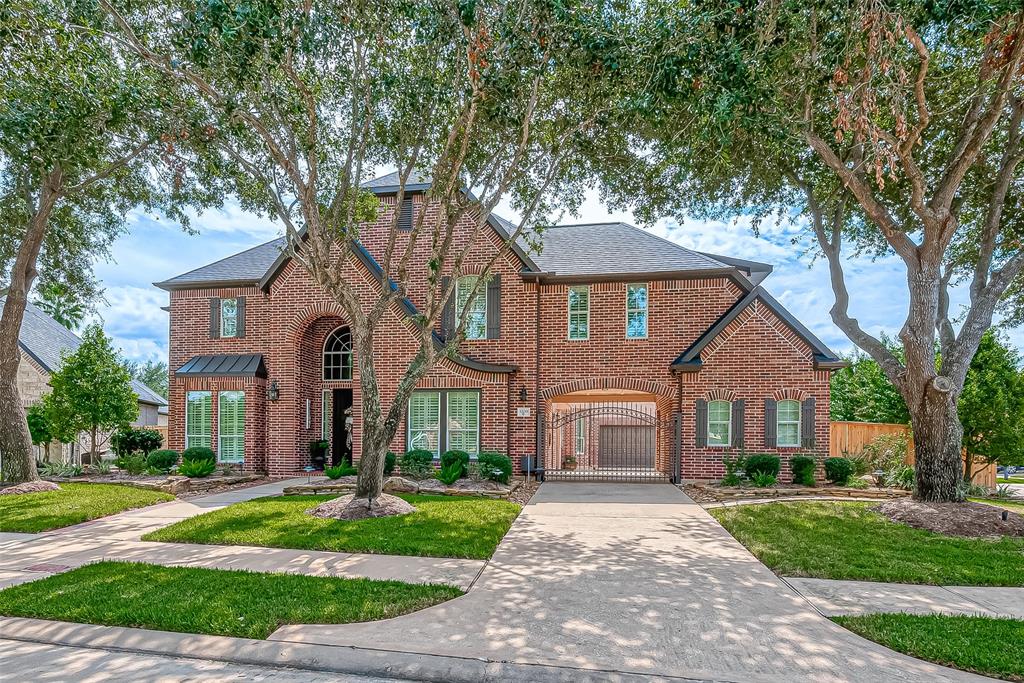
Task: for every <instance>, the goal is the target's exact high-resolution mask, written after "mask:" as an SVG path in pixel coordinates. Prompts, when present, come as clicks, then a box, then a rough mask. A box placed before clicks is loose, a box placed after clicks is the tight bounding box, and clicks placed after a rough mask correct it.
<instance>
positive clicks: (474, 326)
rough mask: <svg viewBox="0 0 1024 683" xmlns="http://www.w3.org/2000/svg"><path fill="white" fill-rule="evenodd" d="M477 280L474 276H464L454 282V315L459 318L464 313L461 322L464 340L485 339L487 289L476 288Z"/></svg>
mask: <svg viewBox="0 0 1024 683" xmlns="http://www.w3.org/2000/svg"><path fill="white" fill-rule="evenodd" d="M479 279H480V278H479V277H478V276H476V275H464V276H463V277H460V278H459V279H458V280H456V282H455V314H456V315H459V316H461V315H462V314H463V311H465V316H466V317H465V319H464V320H463V321H462V322H463V323H464V327H463V329H464V330H465V332H466V339H487V288H486V287H483V286H481V287H477V282H478V280H479ZM474 289H475V290H476V291H475V292H474ZM471 296H472V297H473V299H472V301H470V297H471ZM467 303H469V308H468V309H467V308H466V304H467Z"/></svg>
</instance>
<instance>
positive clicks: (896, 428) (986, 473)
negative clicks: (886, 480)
mask: <svg viewBox="0 0 1024 683" xmlns="http://www.w3.org/2000/svg"><path fill="white" fill-rule="evenodd" d="M886 434H906V435H907V437H908V438H907V456H906V460H905V462H906V463H907V464H908V465H913V464H914V437H913V436H912V435H911V433H910V427H909V426H907V425H901V424H890V423H887V422H832V423H831V425H830V427H829V447H828V454H829V455H830V456H831V457H834V458H838V457H844V456H854V455H857V454H858V453H860V452H861V451H863V450H864V447H865V446H867V445H868V444H869V443H871V442H872V441H874V440H875V439H877V438H878V437H880V436H884V435H886ZM965 456H966V454H965ZM971 481H973V482H974V483H975V484H980V485H981V486H984V487H986V488H990V489H994V488H995V487H996V466H995V465H992V464H988V463H986V462H985V461H984V460H983V459H981V458H975V460H974V472H973V474H972V475H971Z"/></svg>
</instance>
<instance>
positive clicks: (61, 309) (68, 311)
mask: <svg viewBox="0 0 1024 683" xmlns="http://www.w3.org/2000/svg"><path fill="white" fill-rule="evenodd" d="M32 303H34V304H35V305H36V306H38V307H39V308H40V309H41V310H42V311H43V312H44V313H46V314H47V315H48V316H50V317H51V318H53V319H54V320H56V321H57V322H59V323H60V324H61V325H63V326H64V327H66V328H68V329H69V330H72V331H74V330H77V329H78V327H79V325H81V324H82V321H83V320H85V313H86V307H85V305H84V304H83V303H82V301H81V297H80V296H79V295H77V293H76V292H74V291H72V289H71V288H70V287H68V286H67V285H66V284H64V283H62V282H47V283H44V284H43V285H41V286H40V287H39V288H38V290H37V292H36V298H35V299H34V300H33V302H32Z"/></svg>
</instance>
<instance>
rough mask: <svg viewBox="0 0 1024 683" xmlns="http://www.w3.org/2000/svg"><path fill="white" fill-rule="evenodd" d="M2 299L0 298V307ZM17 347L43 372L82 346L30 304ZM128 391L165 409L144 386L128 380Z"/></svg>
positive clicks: (71, 333)
mask: <svg viewBox="0 0 1024 683" xmlns="http://www.w3.org/2000/svg"><path fill="white" fill-rule="evenodd" d="M5 301H6V297H0V308H2V307H3V305H4V302H5ZM18 345H19V346H21V349H22V351H24V352H25V353H27V354H28V355H29V356H31V357H32V359H33V360H35V362H37V363H39V365H40V367H42V368H43V369H44V370H46V372H48V373H49V372H53V371H55V370H57V369H58V368H59V367H60V364H61V354H62V353H63V352H64V351H67V352H69V353H71V352H74V351H75V349H77V348H78V347H79V346H81V345H82V340H81V339H79V338H78V335H76V334H75V333H74V332H72V331H71V330H69V329H68V328H66V327H64V326H63V325H61V324H60V323H59V322H57V321H56V320H54V319H53V318H51V317H50V316H49V315H47V314H46V313H45V312H44V311H43V310H42V309H40V308H39V307H38V306H35V305H33V304H32V303H31V302H29V303H28V304H26V306H25V317H24V318H23V319H22V321H21V330H20V331H19V332H18ZM132 391H134V392H135V395H136V396H138V397H139V402H141V403H149V404H151V405H155V406H165V405H167V401H166V400H165V399H164V397H163V396H161V395H160V394H158V393H156V392H155V391H153V390H152V389H150V388H149V387H148V386H146V385H145V384H143V383H142V382H140V381H138V380H137V379H133V380H132Z"/></svg>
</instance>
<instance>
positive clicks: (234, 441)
mask: <svg viewBox="0 0 1024 683" xmlns="http://www.w3.org/2000/svg"><path fill="white" fill-rule="evenodd" d="M217 413H218V419H217V440H218V441H219V444H218V445H219V448H218V451H217V459H218V460H220V461H221V462H242V461H244V460H245V392H243V391H222V392H220V394H219V395H218V397H217Z"/></svg>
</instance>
